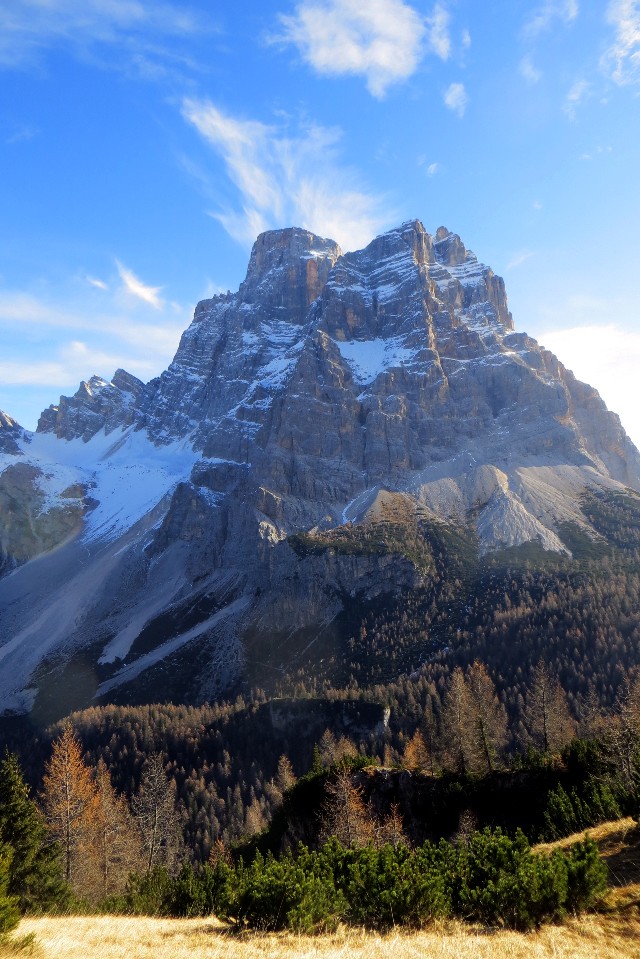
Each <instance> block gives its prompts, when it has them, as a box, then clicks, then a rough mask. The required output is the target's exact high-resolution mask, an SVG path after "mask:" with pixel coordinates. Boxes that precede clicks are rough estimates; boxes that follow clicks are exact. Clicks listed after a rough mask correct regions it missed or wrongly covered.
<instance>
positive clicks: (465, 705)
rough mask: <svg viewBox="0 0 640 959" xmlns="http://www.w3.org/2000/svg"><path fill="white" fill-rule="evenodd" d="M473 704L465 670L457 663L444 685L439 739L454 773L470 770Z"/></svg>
mask: <svg viewBox="0 0 640 959" xmlns="http://www.w3.org/2000/svg"><path fill="white" fill-rule="evenodd" d="M471 714H472V704H471V700H470V696H469V689H468V687H467V684H466V682H465V678H464V673H463V672H462V670H461V669H460V667H459V666H456V668H455V669H454V671H453V673H452V674H451V678H450V679H449V682H448V684H447V688H446V690H445V694H444V702H443V707H442V742H443V745H444V750H445V762H446V765H447V766H448V767H449V768H451V769H453V770H454V772H457V773H462V774H464V773H468V772H471V765H472V756H473V743H472V739H471Z"/></svg>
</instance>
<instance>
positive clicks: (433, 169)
mask: <svg viewBox="0 0 640 959" xmlns="http://www.w3.org/2000/svg"><path fill="white" fill-rule="evenodd" d="M439 170H440V164H439V163H430V164H429V166H428V167H427V176H435V175H436V173H438V172H439Z"/></svg>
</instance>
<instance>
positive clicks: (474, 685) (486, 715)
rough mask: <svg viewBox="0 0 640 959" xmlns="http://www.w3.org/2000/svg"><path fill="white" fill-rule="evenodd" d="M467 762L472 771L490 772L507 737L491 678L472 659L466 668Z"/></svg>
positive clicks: (503, 712) (499, 704)
mask: <svg viewBox="0 0 640 959" xmlns="http://www.w3.org/2000/svg"><path fill="white" fill-rule="evenodd" d="M465 684H466V687H467V691H468V701H469V729H468V734H469V744H470V746H471V755H470V762H471V765H472V771H473V772H479V773H492V772H493V771H494V769H495V768H496V765H497V760H498V757H499V755H500V753H501V752H502V750H503V749H504V747H505V744H506V741H507V714H506V712H505V710H504V706H503V705H502V703H501V702H500V700H499V699H498V697H497V695H496V688H495V686H494V684H493V680H492V679H491V677H490V676H489V674H488V673H487V670H486V667H485V666H484V664H483V663H481V662H479V661H478V660H476V661H475V662H474V664H473V665H472V666H470V667H469V669H468V670H467V675H466V677H465Z"/></svg>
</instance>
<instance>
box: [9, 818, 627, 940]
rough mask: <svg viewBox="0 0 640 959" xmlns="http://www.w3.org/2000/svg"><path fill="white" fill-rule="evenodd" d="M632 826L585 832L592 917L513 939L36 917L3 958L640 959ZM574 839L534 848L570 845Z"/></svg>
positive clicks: (467, 929)
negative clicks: (598, 885) (603, 870)
mask: <svg viewBox="0 0 640 959" xmlns="http://www.w3.org/2000/svg"><path fill="white" fill-rule="evenodd" d="M635 826H636V824H635V822H634V820H633V819H623V820H618V821H616V822H610V823H603V824H601V825H600V826H597V827H594V828H593V829H592V830H589V834H590V835H591V836H592V838H593V839H594V840H595V841H596V842H597V844H598V847H599V850H600V854H601V855H602V857H603V858H604V859H605V861H606V862H607V865H608V868H609V877H610V882H611V888H610V889H609V891H608V893H607V894H606V897H605V899H604V900H603V902H602V903H601V905H600V907H599V909H598V911H596V912H592V913H589V914H586V915H582V916H579V917H569V918H568V919H566V921H565V922H563V923H562V924H558V925H544V926H542V927H541V928H540V929H538V930H536V931H535V932H529V933H519V932H512V931H507V930H491V929H486V928H482V927H475V926H469V925H466V924H463V923H460V922H452V921H449V922H443V923H439V924H434V925H432V926H430V927H429V928H427V929H425V930H422V931H418V932H416V931H407V932H403V931H400V930H393V931H392V932H390V933H386V934H378V933H372V932H367V931H365V930H358V929H353V928H351V929H348V928H346V927H342V928H340V929H339V930H338V931H337V932H336V933H333V934H325V935H318V936H296V935H293V934H291V933H268V934H261V933H256V932H239V931H236V930H233V929H231V928H230V927H229V926H228V925H225V924H223V923H220V922H218V921H217V920H215V919H159V918H152V917H138V916H136V917H133V916H37V917H27V918H25V919H23V920H22V922H21V923H20V925H19V927H18V929H17V930H16V932H15V935H14V936H13V937H12V940H13V943H14V945H11V942H10V943H9V944H7V945H5V946H4V947H3V946H1V945H0V959H15V957H16V956H27V955H29V956H32V957H33V959H258V957H260V959H389V957H393V959H640V838H639V836H638V832H637V830H636V828H635ZM579 838H581V836H578V835H574V836H569V837H567V838H566V839H562V840H560V841H559V842H558V843H550V844H545V845H541V846H538V847H536V848H538V849H540V850H541V851H548V850H549V849H550V848H552V847H553V846H554V845H562V846H570V845H571V844H572V843H574V842H575V841H576V840H577V839H579Z"/></svg>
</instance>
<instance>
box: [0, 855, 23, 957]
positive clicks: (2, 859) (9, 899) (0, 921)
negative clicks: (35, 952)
mask: <svg viewBox="0 0 640 959" xmlns="http://www.w3.org/2000/svg"><path fill="white" fill-rule="evenodd" d="M12 858H13V850H12V849H11V847H10V846H8V845H6V843H0V942H1V941H2V939H3V938H4V936H5V934H6V933H7V932H9V931H10V930H11V929H13V928H14V927H15V926H17V925H18V923H19V921H20V913H19V912H18V899H17V897H16V896H10V895H9V891H8V890H9V873H10V870H11V860H12Z"/></svg>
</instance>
